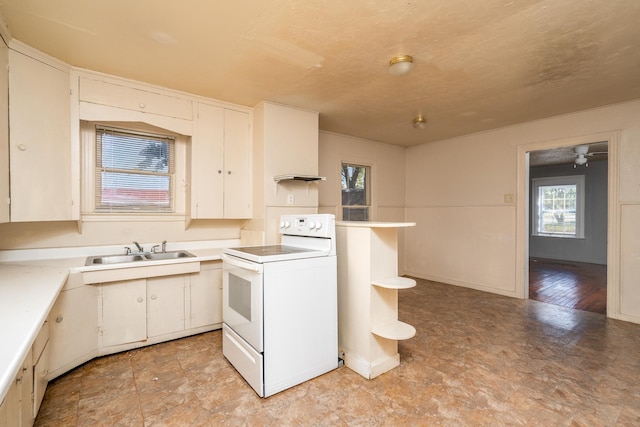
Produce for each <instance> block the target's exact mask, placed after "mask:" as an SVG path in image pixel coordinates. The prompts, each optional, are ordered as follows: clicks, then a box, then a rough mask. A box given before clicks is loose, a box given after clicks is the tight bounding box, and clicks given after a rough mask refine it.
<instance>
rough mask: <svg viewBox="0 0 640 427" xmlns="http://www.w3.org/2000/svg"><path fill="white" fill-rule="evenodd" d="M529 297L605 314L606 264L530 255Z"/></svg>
mask: <svg viewBox="0 0 640 427" xmlns="http://www.w3.org/2000/svg"><path fill="white" fill-rule="evenodd" d="M529 298H530V299H532V300H536V301H541V302H546V303H549V304H555V305H561V306H564V307H569V308H574V309H576V310H584V311H590V312H592V313H601V314H605V313H606V311H607V266H606V265H601V264H588V263H581V262H573V261H559V260H549V259H541V258H531V259H530V260H529Z"/></svg>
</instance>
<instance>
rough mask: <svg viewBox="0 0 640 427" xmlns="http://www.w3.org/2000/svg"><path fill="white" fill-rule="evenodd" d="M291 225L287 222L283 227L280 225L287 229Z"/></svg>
mask: <svg viewBox="0 0 640 427" xmlns="http://www.w3.org/2000/svg"><path fill="white" fill-rule="evenodd" d="M290 225H291V224H289V221H284V225H282V228H289V226H290Z"/></svg>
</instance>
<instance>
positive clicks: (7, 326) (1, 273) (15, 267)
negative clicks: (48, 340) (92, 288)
mask: <svg viewBox="0 0 640 427" xmlns="http://www.w3.org/2000/svg"><path fill="white" fill-rule="evenodd" d="M25 264H26V263H25ZM25 264H19V263H16V264H7V265H2V266H0V319H1V321H2V324H3V325H4V326H3V327H2V328H1V329H0V342H1V343H2V351H0V402H1V401H2V400H3V399H4V398H5V396H6V394H7V392H8V391H9V387H10V386H11V383H12V381H13V380H14V378H15V376H16V374H17V373H18V371H19V370H20V366H21V364H22V361H23V360H24V358H25V356H26V355H27V353H28V352H29V350H30V349H31V345H32V344H33V341H34V340H35V339H36V335H37V334H38V331H39V330H40V327H41V326H42V324H43V323H44V321H45V320H46V318H47V316H48V314H49V311H50V310H51V307H53V303H54V302H55V301H56V298H57V296H58V294H59V293H60V290H61V289H62V287H63V286H64V283H65V281H66V280H67V276H68V275H69V269H68V268H66V267H64V266H59V267H52V266H38V265H33V264H32V265H25ZM28 264H31V263H28Z"/></svg>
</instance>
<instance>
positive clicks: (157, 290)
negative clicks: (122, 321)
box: [147, 276, 189, 337]
mask: <svg viewBox="0 0 640 427" xmlns="http://www.w3.org/2000/svg"><path fill="white" fill-rule="evenodd" d="M188 278H189V276H166V277H154V278H150V279H147V335H148V336H149V337H155V336H158V335H165V334H170V333H172V332H178V331H183V330H184V329H185V325H184V320H185V319H184V317H185V316H184V288H185V280H188Z"/></svg>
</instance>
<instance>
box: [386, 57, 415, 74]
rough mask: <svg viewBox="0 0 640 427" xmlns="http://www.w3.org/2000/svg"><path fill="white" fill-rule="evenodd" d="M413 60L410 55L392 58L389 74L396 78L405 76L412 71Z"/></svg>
mask: <svg viewBox="0 0 640 427" xmlns="http://www.w3.org/2000/svg"><path fill="white" fill-rule="evenodd" d="M412 66H413V58H412V57H411V56H410V55H402V56H396V57H394V58H391V60H390V61H389V72H390V73H391V74H393V75H394V76H403V75H405V74H407V73H408V72H409V71H411V67H412Z"/></svg>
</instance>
